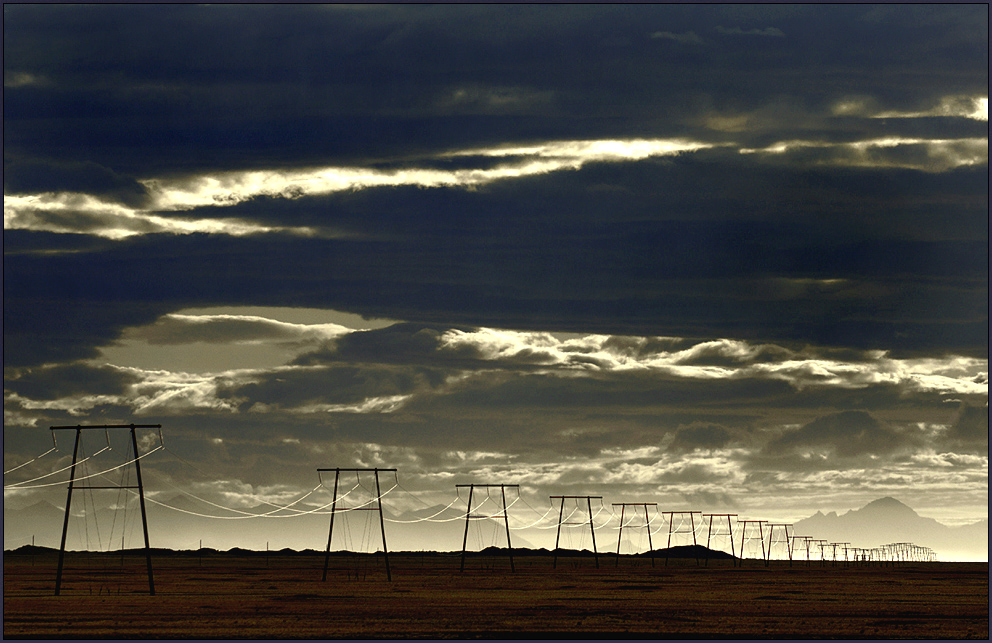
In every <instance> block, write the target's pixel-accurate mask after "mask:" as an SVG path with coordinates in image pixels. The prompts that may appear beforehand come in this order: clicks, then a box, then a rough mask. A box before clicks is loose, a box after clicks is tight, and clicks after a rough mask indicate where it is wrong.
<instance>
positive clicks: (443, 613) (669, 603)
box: [3, 552, 989, 639]
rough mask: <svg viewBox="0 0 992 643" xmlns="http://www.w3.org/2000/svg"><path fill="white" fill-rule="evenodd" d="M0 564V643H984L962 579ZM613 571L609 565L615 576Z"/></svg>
mask: <svg viewBox="0 0 992 643" xmlns="http://www.w3.org/2000/svg"><path fill="white" fill-rule="evenodd" d="M390 563H391V571H392V581H391V582H390V581H387V580H386V574H385V568H384V564H383V559H382V557H381V555H380V556H366V557H351V556H341V557H333V558H332V560H331V568H330V571H329V573H328V579H327V581H326V582H321V572H322V566H323V556H322V555H320V554H309V555H307V554H286V553H272V554H270V555H265V554H237V553H233V554H232V553H230V552H227V553H211V554H207V555H202V556H201V555H198V554H197V553H189V554H185V555H179V554H174V555H157V556H155V557H154V558H153V565H154V580H155V589H156V595H155V596H149V595H148V584H147V576H146V574H145V567H144V559H143V558H142V557H139V556H134V555H131V554H128V556H127V557H124V558H122V557H121V556H120V555H119V554H117V555H113V554H102V555H94V554H79V553H70V554H67V558H66V567H65V574H64V578H63V584H62V594H61V596H54V588H55V576H56V556H55V555H53V554H51V553H47V554H44V555H33V556H28V555H19V554H16V553H11V552H7V553H6V554H5V556H4V579H3V580H4V585H3V603H4V605H3V607H4V610H3V612H4V613H3V628H4V631H3V635H4V638H43V639H52V638H73V639H79V638H129V639H135V638H142V639H145V638H549V637H552V636H556V635H558V636H564V637H566V638H683V637H686V638H699V637H716V638H727V637H729V638H888V639H892V638H899V639H920V638H943V639H962V638H974V639H985V638H988V635H989V593H988V588H989V585H988V580H989V569H988V566H987V565H985V564H981V563H978V564H973V563H928V564H925V563H915V564H909V563H907V564H903V565H902V566H892V567H877V566H876V567H858V566H843V565H820V564H816V563H814V564H813V565H811V566H806V565H805V564H802V563H797V564H795V565H793V566H791V567H790V566H789V564H788V563H787V562H785V563H775V562H773V563H772V565H771V566H769V567H766V566H764V565H763V564H760V563H757V562H746V563H745V564H744V565H743V566H741V567H734V566H732V564H731V563H729V562H727V561H711V563H710V564H709V566H703V565H700V566H697V565H696V562H695V561H694V560H689V561H675V560H673V561H671V563H670V564H669V565H667V566H666V564H665V561H664V559H656V560H655V564H654V566H652V564H651V561H650V559H647V558H634V557H623V558H621V559H620V560H619V561H617V560H616V558H615V557H613V556H604V557H601V559H600V567H599V569H597V568H596V567H595V565H594V561H593V560H592V559H591V558H561V559H559V561H558V566H557V569H553V568H552V559H551V558H550V557H548V556H527V557H524V556H518V557H516V558H515V563H516V571H515V572H511V571H510V569H509V563H508V560H507V559H506V558H505V557H496V556H482V555H480V556H476V557H470V558H469V560H468V562H467V564H466V569H465V571H464V572H460V571H459V557H458V556H457V555H454V556H450V555H436V554H426V555H423V554H391V555H390ZM618 563H619V564H618Z"/></svg>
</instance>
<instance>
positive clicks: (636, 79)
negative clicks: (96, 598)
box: [3, 5, 988, 519]
mask: <svg viewBox="0 0 992 643" xmlns="http://www.w3.org/2000/svg"><path fill="white" fill-rule="evenodd" d="M987 25H988V7H987V6H985V5H956V6H940V7H924V6H916V5H905V6H901V5H885V6H875V7H864V6H858V5H851V6H819V5H804V6H777V5H775V6H772V5H767V6H735V5H703V6H697V5H692V6H690V5H643V6H612V5H601V6H594V5H582V6H573V7H561V6H551V5H548V6H532V5H527V6H509V7H493V6H474V5H472V6H469V5H466V6H455V5H437V6H412V5H411V6H407V5H390V6H377V7H345V6H334V5H332V6H318V5H296V6H293V5H271V6H266V5H238V6H235V5H217V6H194V5H183V6H174V7H168V8H166V7H162V6H156V5H133V6H130V5H92V6H63V5H14V6H8V7H5V16H4V271H3V280H4V318H3V327H4V417H5V421H4V424H5V447H4V455H5V468H7V466H8V465H10V466H19V465H20V464H21V463H23V462H26V461H28V460H30V459H31V458H32V457H34V456H35V455H37V453H39V452H41V451H44V450H46V449H48V448H50V436H49V433H48V432H47V430H46V429H47V427H48V426H49V425H52V424H75V423H98V422H111V423H117V422H128V421H131V419H133V418H142V420H143V421H148V422H150V423H159V422H160V423H162V424H163V425H165V426H166V427H167V439H168V442H169V444H170V449H172V450H173V451H170V453H173V452H174V453H175V454H177V455H179V454H182V457H183V458H186V459H187V460H188V461H189V462H192V463H194V464H195V465H196V467H197V470H195V471H191V470H189V469H184V466H185V465H183V464H182V463H181V462H179V461H171V460H167V459H164V458H163V459H160V460H159V461H152V459H151V458H149V460H150V462H149V464H148V471H149V476H152V477H153V476H156V475H158V476H159V478H158V480H159V481H160V482H162V483H164V482H168V483H169V484H176V485H179V486H182V485H184V484H185V485H192V486H191V487H190V488H194V487H195V488H196V490H197V493H202V494H204V495H208V496H210V497H211V498H213V499H214V501H216V502H221V501H223V502H235V501H236V502H238V503H240V505H239V506H248V503H250V502H252V501H253V499H254V498H256V496H257V497H263V496H264V497H266V498H275V497H277V496H278V497H280V498H289V497H291V496H292V492H293V491H294V490H304V491H305V490H306V489H309V488H311V487H312V485H313V483H314V480H313V475H314V468H316V467H318V466H389V467H397V468H401V469H402V471H403V476H404V479H405V480H408V481H409V483H410V484H411V485H412V486H415V487H417V491H418V493H423V494H427V495H430V494H436V495H437V497H438V498H443V496H444V494H445V493H447V492H450V487H451V485H452V484H454V483H455V481H456V480H457V481H458V482H469V481H473V480H481V479H492V478H498V479H505V480H512V481H514V482H520V483H521V484H525V485H530V486H529V491H527V493H531V494H538V495H541V494H544V495H547V493H550V492H568V491H571V492H574V493H594V494H597V495H609V494H616V495H617V496H623V497H630V496H637V497H642V498H645V499H650V500H652V501H654V500H664V501H667V502H669V503H673V504H678V505H680V506H681V505H682V504H684V503H685V502H692V503H699V504H700V506H704V505H705V506H706V507H707V508H717V507H733V508H734V509H735V510H739V511H741V512H744V511H749V512H750V511H767V512H770V513H776V515H777V516H778V517H780V518H781V519H788V518H789V516H793V517H802V516H804V515H808V513H809V511H808V510H809V509H810V507H812V506H813V504H814V503H817V502H821V503H822V502H827V500H826V499H829V502H830V503H846V504H840V506H824V507H823V508H824V509H827V510H830V509H845V508H851V507H853V506H860V505H861V504H864V503H865V502H867V501H870V500H872V499H874V498H876V497H879V496H881V495H893V494H898V493H899V492H900V491H904V492H906V494H910V493H911V494H912V497H906V496H905V494H903V495H900V497H901V498H903V499H904V500H905V501H906V502H908V504H910V505H912V506H913V507H914V508H917V509H919V510H923V509H925V508H926V507H934V508H937V509H939V510H941V511H948V512H956V513H955V516H956V517H957V518H960V517H961V516H962V515H972V514H974V515H975V516H977V517H983V516H987V495H988V491H987V488H988V431H987V428H988V406H987V400H988V375H987V372H988V65H987V59H988V27H987ZM345 313H347V314H345ZM383 320H385V321H383ZM149 444H151V443H150V442H149ZM58 457H59V458H60V462H62V461H63V460H65V454H64V453H62V454H60V455H59V456H58ZM42 464H44V463H42ZM37 466H41V465H39V464H38V463H33V464H31V465H30V466H25V467H24V469H23V471H22V470H19V472H29V471H35V474H40V473H43V472H44V471H42V470H41V469H37V470H35V469H33V467H37ZM63 466H64V465H63ZM273 490H275V491H273ZM35 493H38V494H41V493H42V492H40V491H38V492H28V491H27V490H25V489H21V490H19V491H15V492H13V495H14V496H15V497H16V498H15V499H16V500H18V501H26V500H27V499H29V498H32V497H34V496H33V494H35ZM266 494H269V495H266ZM272 494H275V495H272ZM8 495H9V494H8ZM439 501H441V502H442V503H446V502H447V501H446V500H443V499H442V500H439ZM817 506H818V507H819V505H817ZM931 515H932V514H931Z"/></svg>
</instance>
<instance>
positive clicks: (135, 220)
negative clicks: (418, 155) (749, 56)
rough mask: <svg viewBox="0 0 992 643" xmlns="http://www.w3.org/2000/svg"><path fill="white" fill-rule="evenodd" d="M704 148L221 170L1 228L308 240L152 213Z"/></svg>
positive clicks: (546, 151)
mask: <svg viewBox="0 0 992 643" xmlns="http://www.w3.org/2000/svg"><path fill="white" fill-rule="evenodd" d="M708 147H713V146H712V145H709V144H706V143H700V142H695V141H689V140H683V139H672V140H668V139H634V140H590V141H555V142H549V143H544V144H540V145H532V146H525V147H505V148H502V147H501V148H490V149H478V150H468V151H458V152H452V153H449V154H446V155H443V156H449V157H454V156H489V157H509V156H513V157H521V158H517V159H514V160H512V161H507V162H506V163H502V164H499V165H497V166H495V167H492V168H488V169H459V170H438V169H427V168H419V169H418V168H412V169H399V170H383V169H376V168H363V167H324V168H319V167H318V168H310V169H306V170H295V169H294V170H275V169H273V170H257V171H228V172H220V173H216V174H211V175H204V176H190V177H183V178H177V179H156V178H149V179H144V180H141V181H140V183H141V184H142V185H144V186H145V188H146V189H147V191H148V194H149V196H150V199H151V204H150V205H149V206H148V208H147V209H145V210H141V209H134V208H130V207H128V206H125V205H122V204H120V203H114V202H107V201H103V200H101V199H98V198H96V197H94V196H90V195H85V194H75V193H68V192H60V193H46V194H41V195H28V196H7V195H5V196H4V229H8V230H10V229H25V230H43V231H48V232H80V233H86V234H93V235H97V236H101V237H105V238H109V239H123V238H126V237H130V236H134V235H137V234H151V233H172V234H193V233H208V234H227V235H232V236H247V235H253V234H265V233H275V232H286V233H292V234H296V235H302V236H314V235H316V234H318V232H317V231H316V230H314V229H313V228H309V227H293V228H284V227H274V226H263V225H260V224H256V223H251V222H248V221H243V220H239V219H235V218H210V219H195V218H176V217H164V216H161V215H159V214H155V212H162V211H167V212H178V211H187V210H193V209H195V208H200V207H211V206H231V205H236V204H238V203H241V202H244V201H248V200H250V199H254V198H257V197H262V196H265V197H274V198H284V199H297V198H300V197H304V196H319V195H325V194H331V193H334V192H343V191H350V190H364V189H370V188H380V187H397V186H418V187H423V188H438V187H461V188H472V187H477V186H481V185H484V184H487V183H491V182H494V181H501V180H508V179H516V178H521V177H526V176H534V175H539V174H547V173H551V172H558V171H562V170H576V169H579V168H581V167H582V166H583V165H585V164H586V163H590V162H625V161H637V160H642V159H646V158H649V157H653V156H671V155H677V154H681V153H684V152H692V151H696V150H700V149H705V148H708ZM321 234H324V233H321Z"/></svg>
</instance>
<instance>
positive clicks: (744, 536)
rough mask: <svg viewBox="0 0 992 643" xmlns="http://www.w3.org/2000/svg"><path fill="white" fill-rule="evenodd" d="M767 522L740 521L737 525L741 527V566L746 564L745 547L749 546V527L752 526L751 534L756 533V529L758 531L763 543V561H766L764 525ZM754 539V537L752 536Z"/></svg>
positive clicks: (760, 540) (759, 538)
mask: <svg viewBox="0 0 992 643" xmlns="http://www.w3.org/2000/svg"><path fill="white" fill-rule="evenodd" d="M767 522H768V521H767V520H738V521H737V523H738V524H739V525H741V564H742V565H743V564H744V545H746V544H747V542H748V540H750V539H749V538H748V535H747V532H748V526H749V525H750V526H751V532H752V534H753V533H754V530H755V528H757V530H758V541H759V542H760V543H761V559H762V560H764V559H765V556H766V554H765V532H764V528H763V525H764V524H765V523H767ZM752 537H753V536H752Z"/></svg>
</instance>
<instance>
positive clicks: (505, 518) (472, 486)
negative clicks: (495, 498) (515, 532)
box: [455, 484, 520, 572]
mask: <svg viewBox="0 0 992 643" xmlns="http://www.w3.org/2000/svg"><path fill="white" fill-rule="evenodd" d="M466 487H467V488H468V507H467V508H466V509H465V537H464V538H463V539H462V565H461V571H465V549H466V547H468V524H469V520H470V519H472V518H481V519H492V518H496V519H499V518H500V516H499V515H498V514H495V515H491V516H490V515H484V514H480V515H476V516H473V515H472V495H473V493H474V492H475V490H476V489H477V488H478V489H486V490H487V493H488V490H489V489H499V492H500V503H501V505H502V508H503V511H502V514H503V515H502V519H503V522H504V523H505V524H506V550H507V553H508V554H509V556H510V571H511V572H516V571H517V570H516V568H515V567H514V566H513V546H512V545H511V544H510V518H509V516H508V515H507V513H506V507H507V505H506V490H507V488H510V489H517V490H518V491H517V493H519V489H520V485H516V484H456V485H455V489H456V490H457V489H463V488H466ZM487 498H488V496H487ZM483 502H485V501H483Z"/></svg>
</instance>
